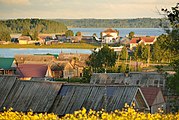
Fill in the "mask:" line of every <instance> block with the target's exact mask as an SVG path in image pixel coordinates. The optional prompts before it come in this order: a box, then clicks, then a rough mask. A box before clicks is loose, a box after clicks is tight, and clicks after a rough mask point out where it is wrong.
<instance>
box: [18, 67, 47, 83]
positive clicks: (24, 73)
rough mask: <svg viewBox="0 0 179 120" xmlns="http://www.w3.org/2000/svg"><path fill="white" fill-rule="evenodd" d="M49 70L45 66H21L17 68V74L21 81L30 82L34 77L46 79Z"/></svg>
mask: <svg viewBox="0 0 179 120" xmlns="http://www.w3.org/2000/svg"><path fill="white" fill-rule="evenodd" d="M47 68H48V67H47V65H44V64H20V65H18V66H17V67H16V69H17V72H16V74H17V75H18V76H19V78H20V79H21V80H30V79H31V78H33V77H36V78H44V77H46V74H47V73H48V71H47V70H48V69H47Z"/></svg>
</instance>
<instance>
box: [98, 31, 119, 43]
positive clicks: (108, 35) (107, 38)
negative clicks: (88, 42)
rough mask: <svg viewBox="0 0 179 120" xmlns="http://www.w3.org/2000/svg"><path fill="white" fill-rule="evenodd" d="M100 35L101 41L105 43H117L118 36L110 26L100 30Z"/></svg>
mask: <svg viewBox="0 0 179 120" xmlns="http://www.w3.org/2000/svg"><path fill="white" fill-rule="evenodd" d="M101 37H102V43H105V44H114V43H119V36H118V31H117V30H113V29H111V28H109V29H106V30H105V31H103V32H101Z"/></svg>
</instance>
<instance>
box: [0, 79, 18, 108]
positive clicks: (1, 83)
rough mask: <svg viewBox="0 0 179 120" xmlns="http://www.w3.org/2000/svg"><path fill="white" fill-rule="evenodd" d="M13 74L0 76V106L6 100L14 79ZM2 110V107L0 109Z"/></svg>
mask: <svg viewBox="0 0 179 120" xmlns="http://www.w3.org/2000/svg"><path fill="white" fill-rule="evenodd" d="M16 79H17V78H16V77H15V76H0V107H2V106H3V103H4V102H5V101H7V97H8V95H9V93H10V92H11V89H12V87H13V85H14V84H15V81H16ZM0 110H1V111H2V108H1V109H0Z"/></svg>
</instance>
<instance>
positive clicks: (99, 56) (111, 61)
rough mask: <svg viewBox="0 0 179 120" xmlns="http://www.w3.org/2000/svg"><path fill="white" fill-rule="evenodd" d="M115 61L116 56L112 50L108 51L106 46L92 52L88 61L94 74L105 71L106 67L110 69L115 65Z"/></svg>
mask: <svg viewBox="0 0 179 120" xmlns="http://www.w3.org/2000/svg"><path fill="white" fill-rule="evenodd" d="M116 60H117V54H116V53H115V52H114V50H113V49H110V48H109V47H108V46H103V47H102V48H101V49H100V50H99V51H98V52H96V51H94V52H93V53H92V54H91V55H90V57H89V61H88V65H90V66H91V67H92V68H93V69H94V71H95V72H98V71H100V70H101V69H105V70H106V69H107V67H112V66H114V65H115V63H116Z"/></svg>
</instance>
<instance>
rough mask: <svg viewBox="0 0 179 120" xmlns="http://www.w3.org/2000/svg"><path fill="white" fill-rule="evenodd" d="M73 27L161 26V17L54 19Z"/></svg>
mask: <svg viewBox="0 0 179 120" xmlns="http://www.w3.org/2000/svg"><path fill="white" fill-rule="evenodd" d="M53 20H54V21H58V22H62V23H64V24H65V25H66V26H68V27H71V28H76V27H77V28H159V27H160V24H161V20H160V19H159V18H136V19H53Z"/></svg>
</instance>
